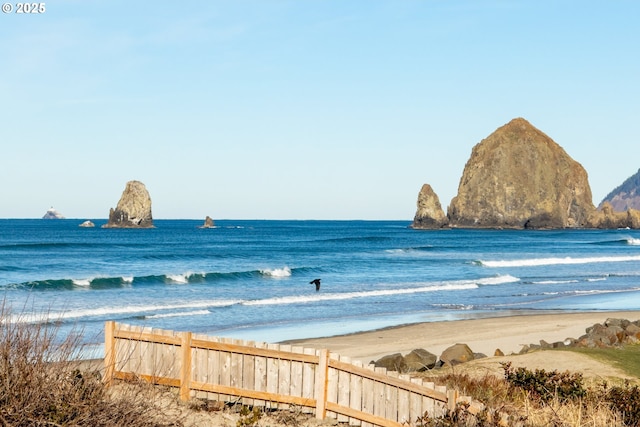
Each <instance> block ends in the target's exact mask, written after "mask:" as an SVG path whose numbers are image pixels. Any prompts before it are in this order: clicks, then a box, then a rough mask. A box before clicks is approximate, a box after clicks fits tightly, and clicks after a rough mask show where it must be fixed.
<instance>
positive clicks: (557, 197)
mask: <svg viewBox="0 0 640 427" xmlns="http://www.w3.org/2000/svg"><path fill="white" fill-rule="evenodd" d="M593 210H594V206H593V202H592V196H591V188H590V186H589V181H588V177H587V172H586V171H585V169H584V168H583V167H582V165H580V163H578V162H576V161H575V160H573V159H572V158H571V157H570V156H569V155H568V154H567V153H566V152H565V151H564V149H562V147H560V146H559V145H558V144H556V143H555V142H554V141H553V140H552V139H551V138H550V137H548V136H547V135H546V134H544V133H543V132H542V131H540V130H539V129H537V128H535V127H534V126H532V125H531V124H530V123H529V122H528V121H526V120H525V119H522V118H517V119H513V120H512V121H510V122H509V123H507V124H506V125H504V126H502V127H500V128H499V129H497V130H496V131H495V132H493V133H492V134H491V135H489V136H488V137H487V138H486V139H484V140H482V141H481V142H480V143H479V144H477V145H476V146H475V147H473V150H472V152H471V157H470V158H469V160H468V161H467V164H466V166H465V168H464V172H463V174H462V178H461V179H460V185H459V187H458V194H457V196H455V197H454V198H453V200H452V201H451V204H450V205H449V208H448V211H447V216H448V218H449V226H451V227H476V228H483V227H486V228H497V227H504V228H576V227H584V226H585V225H586V222H587V217H588V216H589V214H590V213H591V212H593Z"/></svg>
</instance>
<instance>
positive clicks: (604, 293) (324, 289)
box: [0, 219, 640, 351]
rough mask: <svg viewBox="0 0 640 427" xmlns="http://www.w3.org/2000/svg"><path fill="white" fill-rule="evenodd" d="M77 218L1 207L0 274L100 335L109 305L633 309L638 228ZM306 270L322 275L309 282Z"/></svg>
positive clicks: (175, 322)
mask: <svg viewBox="0 0 640 427" xmlns="http://www.w3.org/2000/svg"><path fill="white" fill-rule="evenodd" d="M81 222H82V221H81V220H70V219H67V220H41V219H5V220H0V288H1V289H2V290H3V291H4V304H5V307H8V308H10V310H11V314H12V318H13V320H14V321H16V322H27V323H38V322H52V323H53V324H55V325H57V327H59V328H60V332H61V333H62V334H63V335H64V334H67V333H72V332H73V333H78V331H81V332H82V334H83V341H84V343H86V344H89V345H91V344H96V345H95V348H96V349H97V350H96V351H100V349H101V344H97V343H102V340H103V329H104V322H105V321H106V320H116V321H118V322H124V323H129V324H135V325H141V326H148V327H153V328H163V329H172V330H190V331H194V332H200V333H206V334H210V335H216V336H226V337H234V338H242V339H247V340H255V341H267V342H279V341H284V340H289V339H296V338H310V337H318V336H329V335H336V334H345V333H351V332H357V331H364V330H372V329H378V328H383V327H389V326H395V325H400V324H408V323H415V322H430V321H441V320H455V319H469V318H479V317H488V316H503V315H513V314H527V313H536V312H537V313H542V312H544V313H548V312H568V311H571V312H573V311H596V310H600V311H608V310H639V309H640V231H637V230H553V231H548V230H547V231H529V230H466V229H452V230H437V231H421V230H413V229H410V228H409V225H410V222H409V221H271V220H270V221H266V220H265V221H261V220H246V221H242V220H238V221H236V220H219V221H216V227H215V228H211V229H203V228H200V226H201V225H202V223H203V221H201V220H155V221H154V224H155V228H153V229H104V228H101V227H100V226H101V225H102V224H104V223H105V222H106V220H100V219H97V220H93V222H94V223H95V224H96V227H95V228H82V227H79V224H80V223H81ZM316 278H320V279H321V288H320V290H319V291H316V289H315V286H314V285H313V284H310V283H309V282H310V281H311V280H313V279H316ZM5 310H6V309H5Z"/></svg>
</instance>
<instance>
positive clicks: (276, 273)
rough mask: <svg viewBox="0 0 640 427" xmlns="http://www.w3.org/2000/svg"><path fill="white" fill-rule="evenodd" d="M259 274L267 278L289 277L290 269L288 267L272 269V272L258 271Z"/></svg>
mask: <svg viewBox="0 0 640 427" xmlns="http://www.w3.org/2000/svg"><path fill="white" fill-rule="evenodd" d="M260 274H262V275H263V276H269V277H289V276H291V269H290V268H289V267H283V268H274V269H273V270H260Z"/></svg>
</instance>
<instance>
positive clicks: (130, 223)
mask: <svg viewBox="0 0 640 427" xmlns="http://www.w3.org/2000/svg"><path fill="white" fill-rule="evenodd" d="M102 227H103V228H153V217H152V215H151V197H150V196H149V192H148V191H147V188H146V187H145V186H144V184H143V183H141V182H140V181H129V182H127V186H126V187H125V189H124V191H123V193H122V196H121V197H120V201H119V202H118V205H117V206H116V208H115V209H113V208H111V210H110V211H109V222H107V223H106V224H105V225H103V226H102Z"/></svg>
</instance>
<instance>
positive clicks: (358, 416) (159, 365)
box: [104, 322, 482, 427]
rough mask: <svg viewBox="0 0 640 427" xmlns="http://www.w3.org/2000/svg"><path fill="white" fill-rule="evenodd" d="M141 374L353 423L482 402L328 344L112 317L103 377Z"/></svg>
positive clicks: (198, 394)
mask: <svg viewBox="0 0 640 427" xmlns="http://www.w3.org/2000/svg"><path fill="white" fill-rule="evenodd" d="M132 377H134V378H142V379H144V380H147V381H149V382H152V383H154V384H160V385H166V386H171V387H176V388H178V389H179V393H180V398H181V399H182V400H189V399H191V398H201V399H209V400H217V401H224V402H238V403H242V404H243V405H248V406H257V407H265V408H273V409H287V408H289V407H290V406H291V405H295V406H296V407H298V408H300V410H302V411H305V412H309V413H315V416H316V418H320V419H324V418H325V417H331V418H336V419H337V420H338V421H339V422H348V423H349V424H351V425H357V426H363V427H369V426H383V427H384V426H397V427H399V426H411V425H415V423H416V421H417V419H418V418H419V417H421V416H423V415H424V413H425V412H427V413H428V415H429V416H430V417H437V416H439V415H442V414H443V412H444V411H445V409H446V408H449V409H453V408H454V407H455V406H456V404H457V403H458V402H467V403H469V404H470V405H469V407H468V409H467V410H469V411H470V412H472V413H477V412H478V411H479V410H481V407H482V405H481V404H479V403H478V402H472V401H471V399H470V398H468V397H459V396H458V394H457V392H456V391H455V390H447V389H446V387H443V386H436V385H435V384H433V383H430V382H425V381H423V380H422V379H420V378H412V377H410V376H409V375H405V374H398V373H397V372H392V371H387V370H386V369H384V368H376V367H374V366H373V365H368V366H364V365H363V364H362V363H360V362H358V361H351V360H350V358H347V357H343V356H340V355H338V354H335V353H330V352H329V351H327V350H317V349H310V348H302V347H295V346H290V345H280V344H267V343H259V342H252V341H248V342H245V341H241V340H235V339H228V338H216V337H210V336H206V335H200V334H193V333H191V332H173V331H165V330H157V329H151V328H141V327H136V326H129V325H124V324H120V323H115V322H107V323H106V327H105V378H104V379H105V382H106V383H107V384H111V382H112V381H113V380H114V379H128V378H132Z"/></svg>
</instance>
